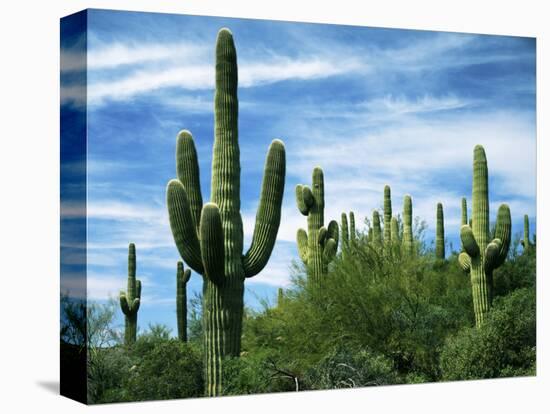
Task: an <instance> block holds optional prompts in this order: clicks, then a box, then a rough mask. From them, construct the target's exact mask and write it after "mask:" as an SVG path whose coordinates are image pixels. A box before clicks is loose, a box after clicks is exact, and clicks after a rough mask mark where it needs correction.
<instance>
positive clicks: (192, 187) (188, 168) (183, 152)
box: [176, 130, 202, 234]
mask: <svg viewBox="0 0 550 414" xmlns="http://www.w3.org/2000/svg"><path fill="white" fill-rule="evenodd" d="M176 172H177V177H178V180H179V181H180V182H181V183H182V184H183V187H184V188H185V191H186V193H187V197H188V200H189V210H190V211H191V218H192V220H193V224H194V226H195V230H196V232H197V234H198V232H199V221H200V216H201V210H202V194H201V184H200V174H199V163H198V160H197V150H196V149H195V143H194V141H193V136H192V135H191V133H190V132H189V131H186V130H183V131H181V132H180V133H179V134H178V138H177V141H176Z"/></svg>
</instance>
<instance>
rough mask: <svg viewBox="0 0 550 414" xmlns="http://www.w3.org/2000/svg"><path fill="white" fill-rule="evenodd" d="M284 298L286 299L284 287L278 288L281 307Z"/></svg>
mask: <svg viewBox="0 0 550 414" xmlns="http://www.w3.org/2000/svg"><path fill="white" fill-rule="evenodd" d="M284 300H285V294H284V292H283V288H279V289H278V290H277V306H278V307H281V306H282V305H283V301H284Z"/></svg>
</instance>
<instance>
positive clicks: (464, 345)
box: [441, 288, 536, 380]
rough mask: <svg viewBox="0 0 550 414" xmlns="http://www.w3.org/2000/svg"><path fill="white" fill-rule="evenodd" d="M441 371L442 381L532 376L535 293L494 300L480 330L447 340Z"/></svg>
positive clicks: (525, 291)
mask: <svg viewBox="0 0 550 414" xmlns="http://www.w3.org/2000/svg"><path fill="white" fill-rule="evenodd" d="M441 369H442V372H443V379H445V380H465V379H479V378H498V377H510V376H524V375H535V373H536V302H535V291H534V289H529V288H524V289H519V290H516V291H514V292H512V293H511V294H509V295H507V296H506V297H502V298H498V299H496V300H495V304H494V308H493V310H492V311H491V313H490V314H489V316H488V318H487V320H486V321H485V323H484V324H483V325H482V326H481V327H480V328H478V329H475V328H465V329H463V330H462V331H460V332H459V333H458V334H457V335H456V336H453V337H451V338H449V340H448V341H447V343H446V344H445V347H444V348H443V351H442V353H441Z"/></svg>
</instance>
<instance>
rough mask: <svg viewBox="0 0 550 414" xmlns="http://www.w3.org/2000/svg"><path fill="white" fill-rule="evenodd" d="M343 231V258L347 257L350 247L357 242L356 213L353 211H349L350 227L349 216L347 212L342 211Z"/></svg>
mask: <svg viewBox="0 0 550 414" xmlns="http://www.w3.org/2000/svg"><path fill="white" fill-rule="evenodd" d="M341 227H342V229H341V233H342V258H344V259H345V258H346V257H347V255H348V253H349V249H350V247H351V246H353V244H354V243H355V238H356V233H355V215H354V213H353V211H350V212H349V227H348V217H347V216H346V213H342V223H341Z"/></svg>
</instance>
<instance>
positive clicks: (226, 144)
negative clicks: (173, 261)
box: [167, 29, 286, 396]
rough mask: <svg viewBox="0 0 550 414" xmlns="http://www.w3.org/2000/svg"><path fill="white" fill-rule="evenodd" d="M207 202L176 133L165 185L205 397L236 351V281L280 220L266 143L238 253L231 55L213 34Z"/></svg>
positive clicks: (239, 296)
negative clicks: (196, 297) (199, 278)
mask: <svg viewBox="0 0 550 414" xmlns="http://www.w3.org/2000/svg"><path fill="white" fill-rule="evenodd" d="M214 120H215V127H214V133H215V137H214V148H213V158H212V181H211V202H209V203H207V204H205V205H204V206H202V196H201V192H200V182H199V167H198V162H197V153H196V150H195V145H194V142H193V138H192V136H191V134H190V133H189V132H188V131H182V132H181V133H180V134H179V136H178V141H177V149H176V166H177V175H178V179H177V180H171V181H170V182H169V183H168V187H167V206H168V213H169V218H170V227H171V229H172V234H173V236H174V241H175V242H176V246H177V247H178V250H179V252H180V255H181V257H182V258H183V259H184V260H185V262H186V263H187V264H188V265H189V267H191V268H192V269H193V270H195V271H196V272H197V273H200V274H202V275H203V306H202V318H203V319H202V323H203V333H204V337H203V342H204V355H205V364H204V365H205V376H206V394H207V395H209V396H216V395H221V394H223V383H222V378H223V361H224V359H225V358H226V357H237V356H239V354H240V348H241V333H242V318H243V294H244V281H245V278H247V277H252V276H254V275H256V274H258V273H259V272H260V271H261V270H262V269H263V268H264V267H265V265H266V264H267V261H268V260H269V256H270V255H271V252H272V250H273V246H274V244H275V239H276V237H277V231H278V228H279V223H280V219H281V203H282V197H283V191H284V177H285V165H286V161H285V149H284V145H283V143H282V142H281V141H279V140H274V141H273V142H272V143H271V145H270V147H269V151H268V155H267V160H266V165H265V170H264V178H263V182H262V190H261V195H260V205H259V207H258V213H257V215H256V225H255V228H254V233H253V235H252V244H251V246H250V249H249V250H248V252H247V253H246V254H245V255H243V254H242V252H243V224H242V219H241V214H240V161H239V144H238V125H237V123H238V100H237V54H236V50H235V44H234V42H233V35H232V34H231V32H230V31H229V30H227V29H222V30H220V31H219V33H218V39H217V43H216V93H215V97H214Z"/></svg>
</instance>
